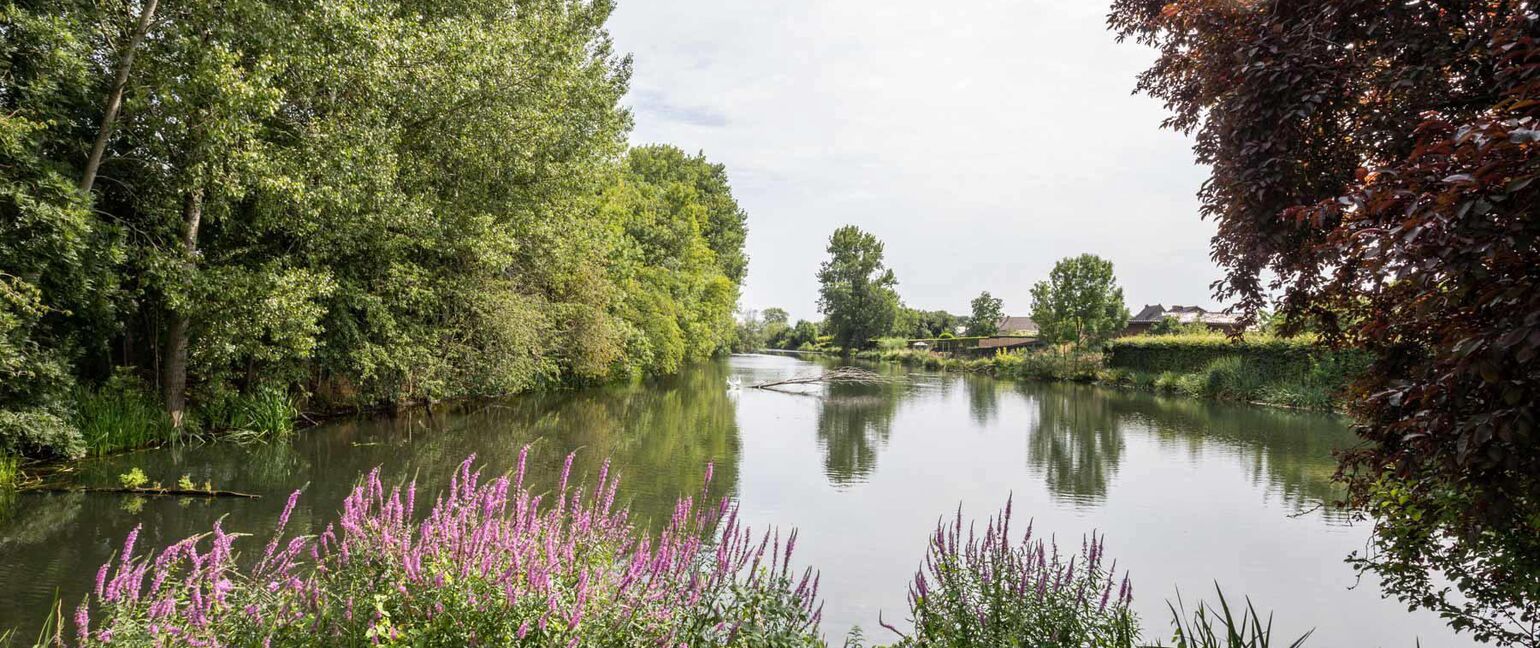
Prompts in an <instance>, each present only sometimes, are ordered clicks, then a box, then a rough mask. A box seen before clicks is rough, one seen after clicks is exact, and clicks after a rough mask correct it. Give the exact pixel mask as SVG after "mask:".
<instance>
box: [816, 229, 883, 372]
mask: <svg viewBox="0 0 1540 648" xmlns="http://www.w3.org/2000/svg"><path fill="white" fill-rule="evenodd" d="M882 247H883V246H882V241H879V240H877V237H875V236H872V235H871V234H868V233H866V232H863V231H861V230H860V229H859V228H857V227H855V226H854V225H847V226H845V227H841V228H839V229H837V230H834V234H833V235H832V236H830V237H829V247H828V252H829V259H828V260H827V261H824V263H823V265H822V266H821V267H820V268H819V269H818V283H819V292H818V310H819V312H821V313H823V314H824V315H825V316H826V319H825V322H824V325H825V327H826V328H827V329H828V332H829V334H830V335H833V336H834V343H835V344H837V345H839V347H840V348H841V349H844V350H845V352H846V353H849V352H852V351H855V350H856V349H860V348H862V347H864V346H866V345H867V343H868V342H869V341H870V340H872V339H873V338H878V337H881V336H883V335H887V334H888V332H890V331H892V330H893V324H894V321H895V320H896V318H897V317H898V309H899V302H898V292H897V291H895V290H894V286H896V285H898V279H897V278H896V277H894V276H893V271H892V270H890V269H888V268H887V267H886V266H885V265H883V262H882Z"/></svg>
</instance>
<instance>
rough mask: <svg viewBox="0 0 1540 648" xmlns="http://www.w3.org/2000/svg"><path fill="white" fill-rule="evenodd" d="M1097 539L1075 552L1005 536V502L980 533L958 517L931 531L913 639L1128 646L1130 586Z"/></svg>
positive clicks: (916, 588) (908, 641) (916, 590)
mask: <svg viewBox="0 0 1540 648" xmlns="http://www.w3.org/2000/svg"><path fill="white" fill-rule="evenodd" d="M1105 559H1106V551H1105V542H1104V540H1103V539H1102V538H1101V537H1100V536H1097V535H1095V534H1092V536H1091V537H1090V538H1087V539H1085V540H1083V541H1082V542H1081V546H1080V552H1079V553H1078V554H1076V553H1061V552H1060V550H1059V546H1058V543H1057V542H1055V541H1052V540H1043V539H1041V538H1034V537H1033V535H1032V527H1031V525H1028V527H1027V530H1026V532H1025V533H1024V534H1023V535H1022V537H1021V538H1020V540H1019V541H1018V540H1017V539H1016V538H1013V537H1012V536H1011V504H1010V502H1009V501H1007V503H1006V505H1005V510H1004V511H1003V512H1002V513H1001V514H1000V515H999V516H998V517H997V518H991V519H990V520H989V522H988V524H987V525H986V526H985V528H984V530H983V532H982V533H976V530H975V529H974V528H973V527H972V526H971V525H970V526H969V527H968V528H967V529H966V530H965V529H964V528H963V521H962V511H961V510H960V509H959V511H958V514H957V517H956V518H955V519H954V520H953V521H952V522H951V523H950V524H948V523H946V522H945V521H943V522H942V523H940V524H938V526H937V529H936V532H935V534H933V535H932V537H931V542H930V547H929V550H928V551H927V553H926V557H925V564H924V566H923V567H922V568H921V569H920V571H919V572H918V573H916V574H915V577H914V581H913V583H912V584H911V585H910V588H909V614H910V619H911V621H912V622H913V627H914V630H913V634H912V635H905V634H904V633H902V632H900V631H899V630H898V629H897V628H894V627H893V626H891V625H887V624H886V623H884V624H883V625H884V627H886V628H888V629H889V630H891V631H893V632H895V633H897V634H899V635H900V636H901V637H903V639H902V640H901V641H900V642H899V643H898V644H897V646H899V647H903V648H913V647H919V646H1099V647H1105V648H1132V647H1133V646H1134V645H1136V643H1137V641H1138V638H1139V625H1138V621H1137V619H1136V618H1135V616H1134V613H1133V612H1132V611H1131V610H1130V609H1129V604H1130V603H1131V602H1132V600H1133V587H1132V586H1131V585H1130V584H1129V580H1128V576H1127V574H1126V573H1125V574H1124V575H1123V576H1122V578H1121V580H1120V579H1119V578H1118V573H1117V564H1116V563H1115V562H1114V563H1113V564H1112V565H1111V566H1108V565H1106V564H1105Z"/></svg>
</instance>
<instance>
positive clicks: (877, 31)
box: [611, 0, 1219, 318]
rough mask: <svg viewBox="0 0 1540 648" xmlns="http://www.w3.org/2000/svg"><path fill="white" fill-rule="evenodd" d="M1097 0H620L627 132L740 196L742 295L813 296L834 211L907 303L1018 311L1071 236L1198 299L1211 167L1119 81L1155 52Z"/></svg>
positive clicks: (1154, 285) (754, 304)
mask: <svg viewBox="0 0 1540 648" xmlns="http://www.w3.org/2000/svg"><path fill="white" fill-rule="evenodd" d="M1105 12H1106V6H1105V5H1103V4H1100V3H1090V2H1064V1H1062V0H1060V1H1026V2H1023V1H1007V0H974V1H970V2H949V3H937V2H914V1H910V0H782V1H780V2H754V3H751V2H742V1H734V0H645V1H643V0H623V1H622V3H621V5H620V8H619V10H618V11H617V13H616V16H615V18H614V20H613V21H612V22H611V29H612V32H613V33H614V35H615V38H616V41H617V44H618V46H619V47H620V49H622V50H624V51H630V52H633V53H634V54H635V71H636V74H635V77H634V79H633V83H632V92H631V94H630V95H629V96H628V98H627V103H628V104H629V105H630V106H631V107H632V108H633V109H634V110H635V112H636V132H635V134H634V135H633V140H635V141H636V142H638V143H644V142H667V143H671V144H675V145H678V146H680V147H681V148H684V149H685V150H687V151H695V150H704V151H705V152H706V154H707V155H708V156H710V157H711V158H712V159H714V160H716V161H719V162H723V163H725V164H726V165H727V167H728V170H729V173H730V174H731V176H732V179H733V184H734V189H735V191H736V192H737V195H738V199H739V201H740V202H741V203H742V204H743V205H744V207H745V208H746V209H747V210H748V212H749V227H750V234H749V244H748V246H749V254H750V255H751V257H752V261H751V265H750V268H749V279H748V283H747V285H746V286H745V290H744V305H745V306H747V307H751V308H765V307H769V306H781V307H784V308H787V309H788V310H790V311H791V312H792V314H793V315H794V316H796V317H808V318H811V317H815V316H816V312H815V307H814V303H815V301H816V298H817V285H816V282H815V280H814V278H813V274H814V272H816V270H817V267H818V264H819V263H820V262H821V261H822V260H823V257H824V245H825V241H826V239H827V237H828V235H829V233H830V232H831V231H833V230H834V228H836V227H838V226H840V225H844V224H847V223H849V224H855V225H858V226H860V227H862V228H864V229H867V230H868V231H871V232H873V233H875V234H877V235H878V237H879V238H881V239H882V240H883V241H884V242H886V244H887V258H888V263H889V265H890V266H892V267H893V268H894V270H895V271H896V272H897V273H898V277H899V281H900V292H901V294H902V295H903V296H904V299H905V301H906V302H907V303H908V304H910V305H911V306H915V307H921V308H946V309H949V310H952V311H954V312H965V311H966V309H967V304H968V301H969V299H971V298H972V297H973V296H974V295H976V294H977V293H978V292H979V291H980V290H989V291H991V292H993V293H995V294H996V295H999V296H1001V297H1003V298H1005V300H1006V304H1007V310H1009V311H1011V312H1024V311H1025V309H1026V308H1027V305H1028V299H1027V290H1028V289H1029V288H1030V286H1031V284H1032V283H1033V282H1035V281H1038V280H1040V279H1042V278H1043V277H1044V276H1045V275H1046V274H1047V272H1048V270H1049V269H1050V268H1051V267H1052V265H1053V262H1054V261H1055V260H1056V259H1058V258H1060V257H1064V256H1069V255H1072V254H1078V253H1081V252H1093V253H1096V254H1100V255H1102V256H1104V257H1107V258H1109V259H1112V260H1113V262H1114V263H1115V264H1116V265H1117V268H1118V273H1119V277H1120V279H1121V281H1122V284H1123V286H1124V288H1125V291H1126V293H1127V297H1128V301H1129V302H1130V303H1131V305H1132V306H1133V307H1134V308H1135V309H1137V307H1138V306H1139V305H1141V304H1144V303H1154V302H1157V301H1159V302H1164V303H1167V304H1170V303H1172V302H1176V303H1210V302H1211V300H1210V299H1209V297H1208V294H1209V290H1208V285H1209V283H1210V282H1212V281H1213V280H1214V279H1215V278H1217V277H1218V276H1219V272H1218V270H1216V269H1215V268H1214V266H1213V264H1212V263H1210V261H1209V260H1208V239H1209V237H1210V236H1211V235H1212V233H1213V226H1212V224H1209V223H1206V222H1203V221H1201V220H1199V218H1198V213H1197V208H1198V203H1197V200H1196V198H1194V193H1195V192H1196V191H1197V189H1198V186H1199V184H1200V183H1201V182H1202V180H1203V178H1204V177H1205V175H1206V171H1205V170H1204V169H1202V168H1199V167H1196V166H1194V165H1193V163H1192V154H1191V151H1190V149H1189V143H1188V142H1187V141H1186V140H1185V139H1184V138H1182V137H1181V136H1180V135H1177V134H1173V133H1170V132H1168V131H1161V130H1158V126H1159V123H1160V120H1161V118H1162V117H1163V116H1164V113H1163V110H1162V109H1161V107H1160V105H1159V103H1158V102H1156V101H1154V100H1151V99H1149V98H1147V97H1143V96H1132V95H1131V94H1130V91H1131V90H1132V88H1133V85H1134V77H1135V75H1136V74H1137V73H1138V72H1139V71H1140V70H1142V69H1143V68H1144V67H1146V66H1147V65H1148V64H1149V62H1150V61H1151V60H1152V58H1153V54H1152V53H1151V52H1149V51H1148V50H1145V49H1143V48H1141V47H1139V46H1137V45H1133V44H1122V45H1119V44H1117V43H1115V42H1114V40H1113V37H1112V35H1111V34H1110V33H1109V32H1108V31H1107V30H1106V27H1105Z"/></svg>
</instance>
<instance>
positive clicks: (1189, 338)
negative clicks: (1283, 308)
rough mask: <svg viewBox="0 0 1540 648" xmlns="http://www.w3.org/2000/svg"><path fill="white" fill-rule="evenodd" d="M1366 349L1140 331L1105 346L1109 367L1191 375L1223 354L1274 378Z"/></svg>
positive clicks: (1343, 360) (1348, 359)
mask: <svg viewBox="0 0 1540 648" xmlns="http://www.w3.org/2000/svg"><path fill="white" fill-rule="evenodd" d="M1361 356H1362V354H1361V353H1359V352H1353V351H1345V352H1344V351H1331V350H1327V349H1323V348H1321V347H1320V346H1318V345H1317V344H1316V342H1315V340H1314V339H1313V338H1309V337H1296V338H1279V337H1273V336H1249V337H1247V338H1245V339H1244V340H1242V341H1239V342H1237V341H1235V340H1232V339H1230V338H1229V337H1227V336H1224V335H1218V334H1211V335H1140V336H1134V337H1126V338H1119V339H1117V340H1113V341H1112V343H1111V344H1109V345H1108V347H1107V366H1109V367H1113V368H1116V369H1127V370H1129V371H1139V372H1146V373H1152V374H1159V373H1164V372H1168V371H1169V372H1173V373H1179V374H1189V373H1196V372H1200V371H1203V370H1204V369H1205V368H1207V367H1208V366H1209V365H1211V364H1212V363H1213V362H1214V361H1216V360H1219V359H1221V358H1240V360H1241V361H1242V362H1244V363H1246V364H1247V365H1249V366H1251V367H1252V368H1255V369H1256V370H1258V371H1260V372H1262V374H1263V375H1265V376H1266V377H1267V378H1269V379H1271V380H1278V379H1298V378H1303V377H1305V376H1307V375H1309V374H1310V373H1311V372H1312V371H1314V370H1315V369H1316V368H1317V367H1318V365H1320V364H1321V363H1322V362H1323V361H1325V362H1327V363H1329V364H1342V365H1358V364H1360V362H1361Z"/></svg>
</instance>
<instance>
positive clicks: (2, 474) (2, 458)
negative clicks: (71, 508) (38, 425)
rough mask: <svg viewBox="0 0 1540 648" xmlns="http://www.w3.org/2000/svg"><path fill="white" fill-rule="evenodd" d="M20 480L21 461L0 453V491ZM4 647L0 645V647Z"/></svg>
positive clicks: (11, 486) (12, 486)
mask: <svg viewBox="0 0 1540 648" xmlns="http://www.w3.org/2000/svg"><path fill="white" fill-rule="evenodd" d="M20 479H21V460H20V459H18V458H16V457H13V456H11V455H8V454H4V453H0V489H3V488H14V487H15V486H16V482H17V481H19V480H20ZM3 645H5V644H4V643H0V646H3Z"/></svg>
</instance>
